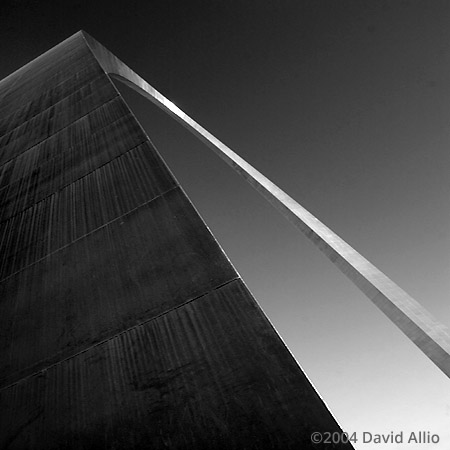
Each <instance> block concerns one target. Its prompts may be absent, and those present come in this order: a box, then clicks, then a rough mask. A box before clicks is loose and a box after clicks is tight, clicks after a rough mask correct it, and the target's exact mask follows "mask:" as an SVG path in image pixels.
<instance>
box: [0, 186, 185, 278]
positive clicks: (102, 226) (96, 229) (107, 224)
mask: <svg viewBox="0 0 450 450" xmlns="http://www.w3.org/2000/svg"><path fill="white" fill-rule="evenodd" d="M179 187H180V186H179V185H178V184H175V186H173V187H171V188H170V189H168V190H167V191H164V192H162V193H161V194H158V195H157V196H156V197H153V198H151V199H150V200H147V201H146V202H144V203H141V204H140V205H138V206H136V207H134V208H132V209H130V210H129V211H127V212H126V213H123V214H122V215H120V216H118V217H115V218H114V219H112V220H110V221H109V222H106V223H104V224H103V225H101V226H99V227H97V228H95V229H93V230H91V231H89V233H86V234H84V235H83V236H80V237H78V238H76V239H74V240H73V241H71V242H68V243H67V244H65V245H63V246H62V247H59V248H58V249H56V250H53V251H52V252H50V253H47V254H46V255H45V256H43V257H42V258H39V259H37V260H36V261H33V262H32V263H31V264H28V265H27V266H25V267H22V268H21V269H19V270H17V271H16V272H14V273H12V274H10V275H8V276H6V277H5V278H3V279H1V280H0V284H1V283H3V282H4V281H6V280H8V279H9V278H11V277H13V276H15V275H17V274H18V273H20V272H23V271H24V270H26V269H28V268H29V267H31V266H34V265H35V264H37V263H39V262H41V261H43V260H44V259H47V258H48V257H50V256H52V255H54V254H55V253H57V252H59V251H61V250H64V249H65V248H67V247H69V246H71V245H72V244H74V243H75V242H78V241H80V240H81V239H84V238H85V237H87V236H90V235H91V234H93V233H96V232H97V231H99V230H101V229H102V228H105V227H107V226H109V225H110V224H112V223H114V222H116V221H118V220H120V219H122V218H123V217H125V216H126V215H128V214H130V213H132V212H133V211H136V210H137V209H139V208H142V207H143V206H145V205H148V204H149V203H151V202H153V201H154V200H157V199H158V198H160V197H162V196H164V195H166V194H168V193H169V192H171V191H173V190H174V189H177V188H179Z"/></svg>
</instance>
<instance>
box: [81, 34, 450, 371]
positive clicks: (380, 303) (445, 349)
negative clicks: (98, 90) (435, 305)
mask: <svg viewBox="0 0 450 450" xmlns="http://www.w3.org/2000/svg"><path fill="white" fill-rule="evenodd" d="M80 33H81V34H82V36H83V37H84V39H85V40H86V42H87V44H88V46H89V48H90V49H91V51H92V53H93V54H94V56H95V58H96V59H97V61H98V62H99V64H100V66H101V67H102V69H103V70H104V71H105V72H106V73H107V74H108V75H110V76H111V77H113V78H115V79H118V80H120V81H121V82H123V83H124V84H126V85H127V86H129V87H131V88H132V89H133V90H135V91H136V92H138V93H139V94H141V95H143V96H144V97H145V98H147V99H148V100H150V101H151V102H152V103H154V104H155V105H157V106H158V107H160V108H161V109H163V110H164V111H166V112H167V113H168V114H169V115H171V116H172V117H173V118H175V119H176V120H177V121H178V122H179V123H181V124H182V125H183V126H184V127H185V128H187V129H188V130H189V131H190V132H191V133H193V134H194V135H195V136H197V137H198V138H199V139H200V140H201V141H203V142H204V143H205V144H206V145H207V146H208V147H209V148H210V149H211V150H213V151H214V152H215V153H216V154H217V155H218V156H219V157H220V158H222V159H223V160H224V161H225V162H226V163H227V164H229V165H230V166H231V167H232V168H233V169H234V170H235V171H236V172H238V173H239V174H240V175H241V176H243V177H244V178H245V179H246V180H247V181H248V182H249V183H250V184H251V185H252V186H253V187H254V188H255V189H256V190H257V191H258V192H259V193H260V194H261V195H263V196H264V197H265V198H266V199H267V200H268V201H269V202H270V203H271V204H272V205H273V206H274V207H275V208H277V209H278V210H279V211H280V212H281V213H282V214H283V215H284V216H285V217H286V218H287V219H288V220H289V221H290V222H291V223H292V224H293V225H294V226H295V227H297V228H298V229H300V230H301V231H302V232H303V234H305V235H306V236H307V237H308V238H309V239H310V240H311V241H312V242H313V243H314V244H315V245H316V246H317V247H318V248H319V249H320V250H321V251H322V252H323V253H325V255H326V256H327V257H328V258H329V259H330V260H331V261H332V262H333V263H334V264H335V265H336V266H337V267H338V268H339V269H340V270H341V272H343V273H344V274H345V275H346V276H347V277H348V278H349V279H350V280H351V281H353V283H354V284H355V285H356V286H357V287H358V288H359V289H361V291H362V292H364V294H366V295H367V297H369V299H370V300H372V302H373V303H374V304H375V305H376V306H377V307H378V308H379V309H381V311H383V312H384V313H385V314H386V316H387V317H388V318H389V319H390V320H391V321H392V322H393V323H394V324H395V325H397V326H398V327H399V328H400V329H401V330H402V331H403V333H404V334H406V336H408V337H409V338H410V339H411V340H412V341H413V342H414V343H415V344H416V345H417V346H418V347H419V348H420V349H421V350H422V352H423V353H425V355H426V356H428V358H429V359H431V361H433V362H434V363H435V364H436V366H438V367H439V368H440V369H441V370H442V371H443V372H444V373H445V374H446V375H447V376H448V377H450V337H449V334H448V331H447V328H446V327H445V326H444V325H443V324H441V323H439V322H438V321H437V320H436V319H435V318H434V317H433V316H432V315H431V314H430V313H429V312H428V311H427V310H426V309H425V308H423V307H422V306H421V305H420V304H419V303H418V302H417V301H416V300H414V299H413V298H412V297H411V296H410V295H408V294H407V293H406V292H405V291H404V290H403V289H401V288H400V287H399V286H397V285H396V284H395V283H394V282H393V281H392V280H390V279H389V278H388V277H387V276H386V275H385V274H384V273H382V272H381V271H380V270H378V269H377V268H376V267H375V266H374V265H373V264H371V263H370V262H369V261H368V260H367V259H365V258H364V257H363V256H361V255H360V254H359V253H358V252H357V251H356V250H354V249H353V248H352V247H351V246H350V245H348V244H347V243H346V242H345V241H344V240H342V239H341V238H340V237H339V236H337V235H336V234H335V233H334V232H333V231H331V230H330V229H329V228H328V227H327V226H325V225H324V224H323V223H322V222H320V221H319V220H318V219H317V218H316V217H314V216H313V215H312V214H311V213H310V212H308V211H307V210H306V209H305V208H303V207H302V206H301V205H300V204H299V203H297V202H296V201H295V200H294V199H292V198H291V197H290V196H289V195H287V194H286V193H285V192H283V191H282V190H281V189H280V188H279V187H277V186H276V185H275V184H273V183H272V182H271V181H270V180H269V179H268V178H266V177H265V176H264V175H263V174H261V173H260V172H258V171H257V170H256V169H255V168H254V167H252V166H251V165H250V164H248V163H247V162H246V161H245V160H243V159H242V158H241V157H240V156H238V155H237V154H236V153H235V152H233V151H232V150H231V149H230V148H229V147H227V146H226V145H225V144H223V143H222V142H221V141H219V140H218V139H217V138H216V137H214V136H213V135H212V134H211V133H209V132H208V131H207V130H205V129H204V128H203V127H202V126H200V125H199V124H198V123H197V122H195V121H194V120H193V119H191V118H190V117H189V116H188V115H187V114H185V113H184V112H183V111H182V110H181V109H180V108H178V106H176V105H175V104H174V103H173V102H172V101H170V100H169V99H168V98H166V97H164V96H163V95H162V94H161V93H159V92H158V91H157V90H156V89H155V88H153V87H152V86H150V85H149V84H148V83H147V82H146V81H145V80H144V79H143V78H141V77H140V76H139V75H137V74H136V73H135V72H134V71H132V70H131V69H130V68H129V67H128V66H127V65H125V64H124V63H123V62H122V61H120V60H119V59H118V58H117V57H116V56H114V55H113V54H112V53H111V52H109V51H108V50H107V49H106V48H105V47H103V46H102V45H101V44H100V43H98V42H97V41H96V40H95V39H93V38H92V37H91V36H89V35H88V34H87V33H85V32H82V31H80Z"/></svg>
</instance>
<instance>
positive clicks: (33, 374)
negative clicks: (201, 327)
mask: <svg viewBox="0 0 450 450" xmlns="http://www.w3.org/2000/svg"><path fill="white" fill-rule="evenodd" d="M240 279H241V277H240V276H236V277H234V278H232V279H230V280H228V281H226V282H224V283H221V284H219V285H217V286H215V287H214V288H212V289H210V290H209V291H206V292H204V293H203V294H200V295H198V296H197V297H193V298H191V299H189V300H186V301H185V302H183V303H181V304H180V305H177V306H174V307H172V308H170V309H168V310H166V311H164V312H162V313H160V314H157V315H156V316H153V317H150V318H149V319H147V320H144V321H143V322H140V323H137V324H136V325H133V326H131V327H129V328H127V329H125V330H122V331H120V332H119V333H116V334H114V335H113V336H110V337H109V338H107V339H103V340H102V341H100V342H97V343H95V344H93V345H91V346H89V347H87V348H85V349H83V350H81V351H79V352H77V353H75V354H73V355H70V356H68V357H67V358H64V359H61V360H60V361H57V362H55V363H53V364H50V365H48V366H47V367H44V368H42V369H39V370H36V371H35V372H33V373H32V374H30V375H27V376H25V377H23V378H21V379H20V380H17V381H14V382H13V383H11V384H8V385H7V386H4V387H2V388H0V392H1V391H3V390H6V389H9V388H11V387H13V386H15V385H16V384H19V383H21V382H23V381H25V380H27V379H29V378H31V377H34V376H36V375H37V374H39V373H43V372H46V371H47V370H49V369H51V368H53V367H55V366H57V365H59V364H62V363H64V362H66V361H68V360H70V359H73V358H76V357H77V356H79V355H81V354H83V353H86V352H88V351H89V350H91V349H93V348H95V347H98V346H100V345H103V344H106V343H107V342H109V341H111V340H113V339H116V338H117V337H119V336H121V335H123V334H126V333H129V332H130V331H131V330H133V329H135V328H138V327H142V326H144V325H146V324H147V323H149V322H151V321H153V320H157V319H159V318H161V317H163V316H165V315H167V314H169V313H171V312H172V311H175V310H177V309H180V308H183V307H184V306H186V305H188V304H189V303H192V302H194V301H196V300H199V299H201V298H202V297H205V296H207V295H209V294H210V293H212V292H214V291H217V290H218V289H221V288H223V287H224V286H226V285H228V284H230V283H233V282H234V281H237V280H240Z"/></svg>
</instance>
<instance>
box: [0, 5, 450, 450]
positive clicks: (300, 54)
mask: <svg viewBox="0 0 450 450" xmlns="http://www.w3.org/2000/svg"><path fill="white" fill-rule="evenodd" d="M449 23H450V2H448V1H447V0H445V1H441V0H433V1H430V0H424V1H412V0H410V1H406V0H405V1H402V0H386V1H377V0H357V1H350V0H330V1H328V0H315V1H306V0H297V1H288V0H278V1H263V0H260V1H250V0H247V1H244V0H241V1H233V0H226V1H186V0H185V1H167V0H166V1H126V2H125V1H124V2H115V3H114V2H102V1H94V0H92V1H90V2H77V1H72V2H71V1H67V2H63V1H59V2H53V1H44V2H30V1H25V0H23V1H20V0H18V1H11V0H6V2H5V0H3V2H2V3H1V5H0V78H3V77H4V76H6V75H8V74H9V73H10V72H12V71H13V70H15V69H17V68H19V67H20V66H22V65H23V64H25V63H26V62H28V61H29V60H31V59H32V58H35V57H37V56H38V55H39V54H41V53H42V52H44V51H46V50H47V49H49V48H50V47H52V46H54V45H56V44H57V43H58V42H60V41H61V40H63V39H65V38H66V37H68V36H70V35H71V34H73V33H75V32H76V31H78V30H80V29H84V30H85V31H87V32H88V33H90V34H91V35H92V36H93V37H94V38H96V39H97V40H99V41H100V42H101V43H102V44H104V45H105V46H106V47H107V48H108V49H109V50H111V51H112V52H113V53H115V54H116V55H117V56H118V57H119V58H120V59H122V60H123V61H124V62H125V63H126V64H128V65H129V66H130V67H131V68H132V69H133V70H135V71H136V72H137V73H138V74H139V75H141V76H142V77H143V78H144V79H145V80H146V81H148V82H149V83H150V84H151V85H153V86H154V87H155V88H156V89H158V90H159V91H160V92H162V93H163V94H164V95H165V96H167V97H168V98H169V99H171V100H172V101H173V102H174V103H175V104H177V105H178V106H179V107H180V108H181V109H182V110H184V111H185V112H186V113H187V114H189V115H190V116H191V117H193V118H194V119H195V120H196V121H197V122H199V123H200V124H201V125H203V126H204V127H205V128H206V129H207V130H209V131H210V132H212V133H213V134H214V135H216V136H217V137H218V138H219V139H221V140H222V141H224V142H225V143H226V144H227V145H229V146H230V147H231V148H233V149H234V150H235V151H236V152H237V153H238V154H239V155H240V156H242V157H243V158H244V159H246V160H247V161H248V162H250V163H251V164H253V165H254V166H255V167H256V168H257V169H259V170H260V171H261V172H263V173H264V174H265V175H266V176H268V177H269V178H270V179H271V180H272V181H274V182H275V183H277V184H278V185H279V186H280V187H281V188H283V189H284V190H286V191H287V192H288V193H289V194H290V195H291V196H292V197H294V198H295V199H296V200H297V201H299V202H300V203H301V204H302V205H303V206H305V207H306V208H308V209H309V210H310V211H311V212H312V213H313V214H314V215H316V216H317V217H318V218H319V219H321V220H322V221H324V222H325V223H326V224H327V225H328V226H329V227H330V228H332V229H333V230H334V231H335V232H337V233H338V234H339V235H340V236H341V237H343V238H344V239H345V240H346V241H347V242H348V243H349V244H350V245H352V246H354V247H355V248H356V249H357V250H358V251H359V252H361V253H362V254H363V255H364V256H365V257H366V258H368V259H369V260H370V261H372V262H373V263H374V264H375V265H377V266H378V267H379V268H380V269H381V270H383V271H384V272H385V273H386V274H387V275H388V276H390V277H391V278H392V279H393V280H394V281H395V282H397V283H398V284H399V285H400V286H401V287H402V288H403V289H405V290H406V291H407V292H408V293H410V294H411V295H412V296H413V297H415V298H416V299H417V300H418V301H419V302H421V303H422V305H423V306H425V307H426V308H427V309H428V310H429V311H430V312H432V313H433V314H434V315H435V316H436V317H438V318H439V320H441V321H442V322H443V323H444V324H446V325H447V326H449V325H450V307H449V301H448V294H449V291H450V277H449V275H450V257H449V255H450V227H449V225H450V214H449V190H450V178H449V169H450V156H449V141H450V139H449V138H450V27H449ZM119 88H120V90H121V92H122V93H123V95H124V96H125V98H126V99H127V101H128V102H129V104H130V106H131V107H132V108H133V110H134V111H135V113H136V115H137V117H138V119H139V120H140V121H141V123H142V124H143V125H144V127H145V129H146V130H147V132H148V134H149V135H150V137H151V139H152V140H153V141H154V143H155V144H156V146H157V147H158V149H159V151H160V153H161V154H162V156H163V157H164V158H165V159H166V161H167V162H168V164H169V166H170V167H171V168H172V170H173V171H174V173H175V175H176V177H177V178H178V179H179V180H180V182H181V183H182V185H183V187H184V188H185V190H186V192H187V193H188V195H189V196H190V198H191V199H192V201H193V202H194V204H195V205H196V207H197V208H198V210H199V212H200V214H201V215H202V216H203V217H204V219H205V220H206V222H207V224H208V225H209V226H210V228H211V230H212V231H213V233H214V234H215V235H216V237H217V238H218V240H219V242H220V243H221V245H222V246H223V248H224V249H225V251H226V252H227V254H228V255H229V257H230V259H231V260H232V262H233V263H234V264H235V266H236V268H237V270H238V271H239V272H240V274H241V275H242V276H243V278H244V280H245V281H246V282H247V284H248V286H249V288H250V290H251V291H252V292H253V293H254V295H255V297H256V298H257V299H258V301H259V303H260V304H261V306H262V307H263V309H264V310H265V312H266V313H267V315H268V316H269V318H270V319H271V321H272V323H273V324H274V325H275V326H276V328H277V329H278V331H279V333H280V334H281V336H282V337H283V339H284V340H285V342H286V344H287V345H288V347H289V348H290V349H291V351H292V352H293V354H294V356H295V357H296V358H297V360H298V361H299V363H300V364H301V366H302V367H303V369H304V370H305V371H306V373H307V374H308V376H309V377H310V378H311V380H312V382H313V384H314V385H315V386H316V387H317V389H318V390H319V392H320V393H321V395H322V396H323V397H324V399H325V401H326V402H327V403H328V405H329V406H330V408H331V410H332V411H333V413H334V414H335V416H336V418H337V420H338V421H339V422H340V423H341V425H342V426H343V427H344V428H345V429H346V430H347V431H349V432H351V431H357V432H358V433H361V432H362V431H368V432H372V433H382V432H384V433H386V432H390V431H394V432H399V431H402V430H403V431H404V432H405V433H408V432H410V431H418V430H429V431H430V432H434V433H438V434H439V435H440V437H441V442H440V444H438V445H434V446H433V448H435V449H442V450H444V449H445V450H448V448H449V447H450V434H449V431H448V430H450V389H449V380H448V379H447V378H446V377H445V376H444V375H442V374H441V373H440V372H439V370H438V369H437V368H435V367H434V365H433V364H432V363H430V362H429V361H428V360H427V359H426V358H425V356H423V355H422V354H421V353H420V352H419V351H418V350H416V348H415V347H414V346H413V344H411V343H410V342H409V341H408V340H407V339H406V338H405V337H404V336H403V335H402V334H401V332H399V331H398V330H397V329H396V328H395V326H393V325H392V324H391V323H390V322H389V321H388V319H386V318H385V317H384V316H383V315H382V313H380V312H379V311H378V310H377V309H376V308H375V307H374V306H373V305H372V304H371V303H370V301H369V300H368V299H366V298H365V297H364V295H363V294H362V293H360V292H359V291H358V290H357V289H356V288H355V287H354V286H353V285H352V284H351V283H350V282H349V281H348V280H347V279H346V278H345V277H344V276H343V275H341V274H340V272H339V271H338V270H337V269H336V268H335V267H334V266H333V265H332V264H331V263H329V262H328V260H327V259H326V258H325V257H324V256H323V255H322V254H321V253H320V252H319V251H318V250H317V249H316V248H314V247H313V246H312V245H311V244H310V243H309V242H308V241H307V239H306V238H304V237H303V236H302V235H300V234H299V232H298V231H296V230H295V229H294V228H292V226H291V225H289V224H288V223H287V222H286V221H285V220H284V219H283V218H282V217H281V216H279V215H278V213H277V212H276V211H275V210H273V209H272V208H271V207H270V206H269V205H267V204H266V203H265V201H264V200H263V199H262V198H260V197H259V195H258V194H257V193H256V192H255V191H253V190H252V189H251V188H250V187H249V186H248V185H246V184H245V182H244V181H242V180H241V179H240V178H238V176H237V175H235V174H234V173H233V172H232V171H231V169H230V168H228V167H227V166H226V165H225V164H224V163H223V162H222V161H221V160H219V159H218V158H217V156H215V155H214V154H212V153H211V151H210V150H208V149H207V148H206V147H204V146H203V144H201V143H200V142H198V141H197V140H196V139H195V138H194V137H192V136H190V135H189V133H188V132H187V131H186V130H184V129H183V128H182V127H181V126H180V125H178V124H176V123H174V121H173V120H172V119H171V118H169V117H167V116H165V115H164V113H162V112H161V111H158V110H157V108H156V107H154V106H152V105H150V104H148V102H146V101H145V100H143V99H141V98H139V97H138V96H137V94H135V93H133V92H131V91H129V90H128V89H126V88H123V87H120V86H119ZM356 448H358V449H361V450H368V449H370V448H371V447H370V444H361V443H360V444H359V445H358V444H356ZM376 448H379V449H388V448H399V449H408V450H410V449H415V448H417V449H419V448H421V449H423V448H424V447H423V445H422V446H420V445H419V446H417V447H416V446H414V445H413V444H409V445H406V444H405V445H403V446H398V447H393V446H386V445H384V446H383V445H378V446H377V447H376Z"/></svg>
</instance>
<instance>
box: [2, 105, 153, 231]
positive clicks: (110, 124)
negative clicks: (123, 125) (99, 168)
mask: <svg viewBox="0 0 450 450" xmlns="http://www.w3.org/2000/svg"><path fill="white" fill-rule="evenodd" d="M129 116H130V117H132V116H131V115H129V114H128V113H127V114H125V115H123V116H121V117H119V118H118V119H116V120H114V121H112V122H110V123H108V124H106V125H104V126H102V127H101V128H98V129H97V130H96V131H95V132H94V133H92V134H91V136H90V137H89V138H88V139H84V140H83V139H82V140H80V141H78V142H77V144H76V145H72V146H71V147H68V148H67V149H66V150H65V151H64V153H66V152H69V151H71V150H74V149H76V148H78V147H79V145H80V144H84V143H89V142H90V141H91V140H92V139H93V138H94V137H95V136H97V135H98V134H99V133H102V132H104V130H105V129H106V128H108V127H112V126H113V125H114V124H115V123H117V122H119V120H123V119H124V118H125V117H129ZM143 137H144V138H145V137H146V136H145V135H144V136H143ZM143 142H144V141H143ZM140 144H142V142H141V143H140ZM140 144H138V145H140ZM27 151H28V150H27ZM27 151H25V152H23V153H21V154H20V155H18V156H17V158H20V157H21V156H23V155H24V154H25V153H27ZM60 155H61V154H60V153H58V154H57V155H56V156H54V157H52V158H50V159H47V160H46V161H45V162H43V164H42V165H46V164H47V163H50V161H53V160H54V159H55V158H57V157H58V156H60ZM11 161H12V160H9V161H8V162H11ZM111 161H112V160H111ZM6 164H8V163H5V165H6ZM2 167H3V166H1V167H0V173H1V170H2ZM39 167H41V166H39ZM32 170H34V169H32ZM94 170H95V169H94ZM27 174H29V172H28V173H27ZM25 178H26V176H23V177H21V178H17V179H16V180H14V181H13V182H11V183H8V184H5V185H4V186H3V187H1V188H0V192H2V191H3V190H4V189H7V188H8V187H11V186H14V185H15V184H16V183H19V182H21V181H22V180H24V179H25ZM71 183H72V182H71ZM69 184H70V183H68V184H65V185H64V186H63V188H64V187H65V186H68V185H69ZM63 188H59V189H58V190H60V189H63ZM58 190H56V191H55V192H58ZM53 193H54V192H52V194H53ZM49 195H51V194H49ZM40 201H41V200H38V201H37V202H35V203H33V204H36V203H38V202H40ZM31 206H32V205H31ZM27 208H28V207H27ZM27 208H25V209H22V210H21V211H25V210H26V209H27ZM21 211H19V213H20V212H21ZM15 215H16V214H15ZM11 217H14V216H11ZM8 219H9V217H8ZM8 219H6V220H8ZM3 222H4V221H2V222H1V223H3Z"/></svg>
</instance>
